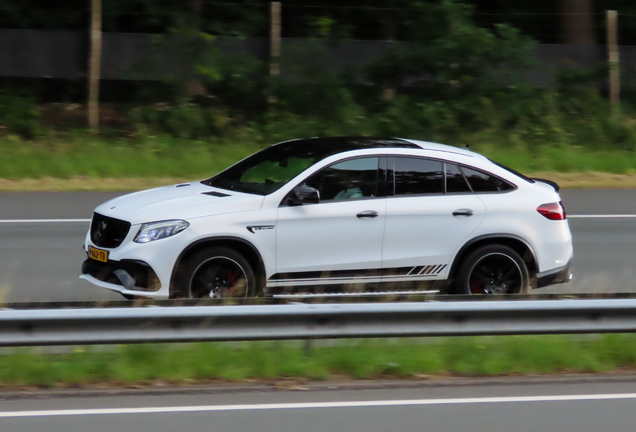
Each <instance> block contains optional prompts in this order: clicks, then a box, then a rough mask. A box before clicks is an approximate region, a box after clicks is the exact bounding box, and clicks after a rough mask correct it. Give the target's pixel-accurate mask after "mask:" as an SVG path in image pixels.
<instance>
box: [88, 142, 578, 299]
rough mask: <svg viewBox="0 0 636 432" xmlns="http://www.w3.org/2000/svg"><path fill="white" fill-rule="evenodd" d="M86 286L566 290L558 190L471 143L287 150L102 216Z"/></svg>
mask: <svg viewBox="0 0 636 432" xmlns="http://www.w3.org/2000/svg"><path fill="white" fill-rule="evenodd" d="M84 249H85V250H86V253H87V256H88V259H87V260H86V261H85V262H84V263H83V265H82V275H81V276H80V277H81V278H82V279H85V280H87V281H89V282H91V283H93V284H95V285H98V286H100V287H104V288H107V289H110V290H113V291H117V292H119V293H121V294H122V295H124V296H125V297H127V298H134V297H152V298H183V297H185V298H210V297H212V298H224V297H249V296H256V295H270V294H275V293H276V292H280V291H281V290H283V289H285V290H286V289H298V288H289V287H299V286H305V288H304V289H309V287H311V288H316V287H321V288H320V289H321V290H325V286H326V285H330V287H328V288H329V289H332V288H333V289H336V288H337V287H336V286H340V287H342V286H348V285H350V284H359V283H363V284H365V283H382V284H385V283H392V284H395V283H398V282H409V283H410V284H411V285H412V284H413V283H414V282H415V283H418V286H419V285H423V286H426V285H427V284H426V283H424V284H422V282H427V283H428V285H430V284H431V283H432V282H434V281H436V282H435V284H436V286H438V287H441V289H443V290H446V291H448V292H451V293H458V294H504V293H523V292H526V291H527V290H528V289H530V288H537V287H542V286H546V285H550V284H554V283H561V282H567V281H568V280H569V279H570V278H571V274H570V271H569V268H570V262H571V260H572V252H573V251H572V236H571V234H570V229H569V226H568V222H567V220H566V214H565V209H564V208H563V205H562V204H561V198H560V196H559V193H558V186H557V185H556V184H555V183H552V182H550V181H548V180H540V179H530V178H527V177H525V176H523V175H521V174H519V173H517V172H514V171H512V170H510V169H508V168H505V167H503V166H501V165H498V164H496V163H495V162H492V161H490V160H489V159H487V158H485V157H484V156H482V155H479V154H477V153H474V152H472V151H470V150H468V149H465V148H457V147H451V146H447V145H441V144H433V143H428V142H422V141H415V140H407V139H393V138H392V139H376V138H366V137H333V138H311V139H301V140H293V141H286V142H283V143H280V144H276V145H274V146H271V147H269V148H266V149H265V150H262V151H260V152H258V153H255V154H253V155H252V156H249V157H248V158H246V159H244V160H242V161H240V162H238V163H237V164H235V165H233V166H232V167H230V168H228V169H226V170H225V171H223V172H221V173H220V174H218V175H216V176H214V177H212V178H210V179H207V180H203V181H195V182H192V183H183V184H178V185H174V186H166V187H161V188H157V189H151V190H147V191H142V192H136V193H132V194H129V195H125V196H122V197H119V198H115V199H113V200H111V201H108V202H106V203H104V204H102V205H100V206H99V207H97V208H96V209H95V213H94V215H93V219H92V223H91V227H90V230H89V232H88V233H87V235H86V242H85V245H84Z"/></svg>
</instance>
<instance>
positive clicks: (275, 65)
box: [268, 2, 281, 105]
mask: <svg viewBox="0 0 636 432" xmlns="http://www.w3.org/2000/svg"><path fill="white" fill-rule="evenodd" d="M280 13H281V4H280V2H271V4H270V17H271V18H270V26H271V28H270V37H269V76H270V78H272V77H277V76H279V75H280V38H281V29H280V27H281V24H280V22H281V21H280ZM270 92H271V94H270V95H269V98H268V102H269V104H270V105H274V104H275V103H276V100H277V99H276V95H275V94H274V92H273V87H271V84H270Z"/></svg>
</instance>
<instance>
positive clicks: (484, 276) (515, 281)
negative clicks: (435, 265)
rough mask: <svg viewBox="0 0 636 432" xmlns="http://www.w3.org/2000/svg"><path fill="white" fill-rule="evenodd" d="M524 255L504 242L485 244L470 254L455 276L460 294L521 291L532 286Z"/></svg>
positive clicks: (456, 291) (457, 290) (517, 292)
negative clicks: (501, 243)
mask: <svg viewBox="0 0 636 432" xmlns="http://www.w3.org/2000/svg"><path fill="white" fill-rule="evenodd" d="M529 280H530V278H529V275H528V267H527V266H526V264H525V262H524V261H523V258H521V256H520V255H519V254H518V253H517V252H516V251H515V250H514V249H512V248H510V247H508V246H504V245H487V246H482V247H480V248H478V249H476V250H475V251H473V252H472V253H471V254H470V255H468V256H467V257H466V259H465V260H464V262H463V263H462V264H461V267H460V269H459V273H458V276H457V279H456V280H455V290H454V292H455V293H456V294H464V295H473V294H520V293H526V292H527V291H528V289H529Z"/></svg>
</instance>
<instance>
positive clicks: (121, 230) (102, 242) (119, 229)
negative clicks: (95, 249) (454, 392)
mask: <svg viewBox="0 0 636 432" xmlns="http://www.w3.org/2000/svg"><path fill="white" fill-rule="evenodd" d="M129 230H130V222H126V221H123V220H119V219H115V218H111V217H108V216H104V215H101V214H99V213H93V222H91V241H92V242H93V244H95V245H96V246H101V247H105V248H116V247H118V246H119V245H120V244H121V242H123V241H124V239H125V238H126V236H127V235H128V231H129Z"/></svg>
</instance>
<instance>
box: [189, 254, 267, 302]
mask: <svg viewBox="0 0 636 432" xmlns="http://www.w3.org/2000/svg"><path fill="white" fill-rule="evenodd" d="M180 291H181V293H183V294H184V295H185V296H186V297H188V298H219V299H220V298H233V299H239V298H248V297H254V295H255V292H256V277H255V275H254V270H253V269H252V266H251V265H250V263H249V262H248V261H247V260H246V259H245V257H243V255H241V254H240V253H238V252H236V251H235V250H233V249H230V248H225V247H211V248H207V249H203V250H201V251H199V252H197V253H195V254H194V255H193V256H192V257H190V259H188V261H187V263H186V264H185V266H184V271H183V277H182V278H181V290H180Z"/></svg>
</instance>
